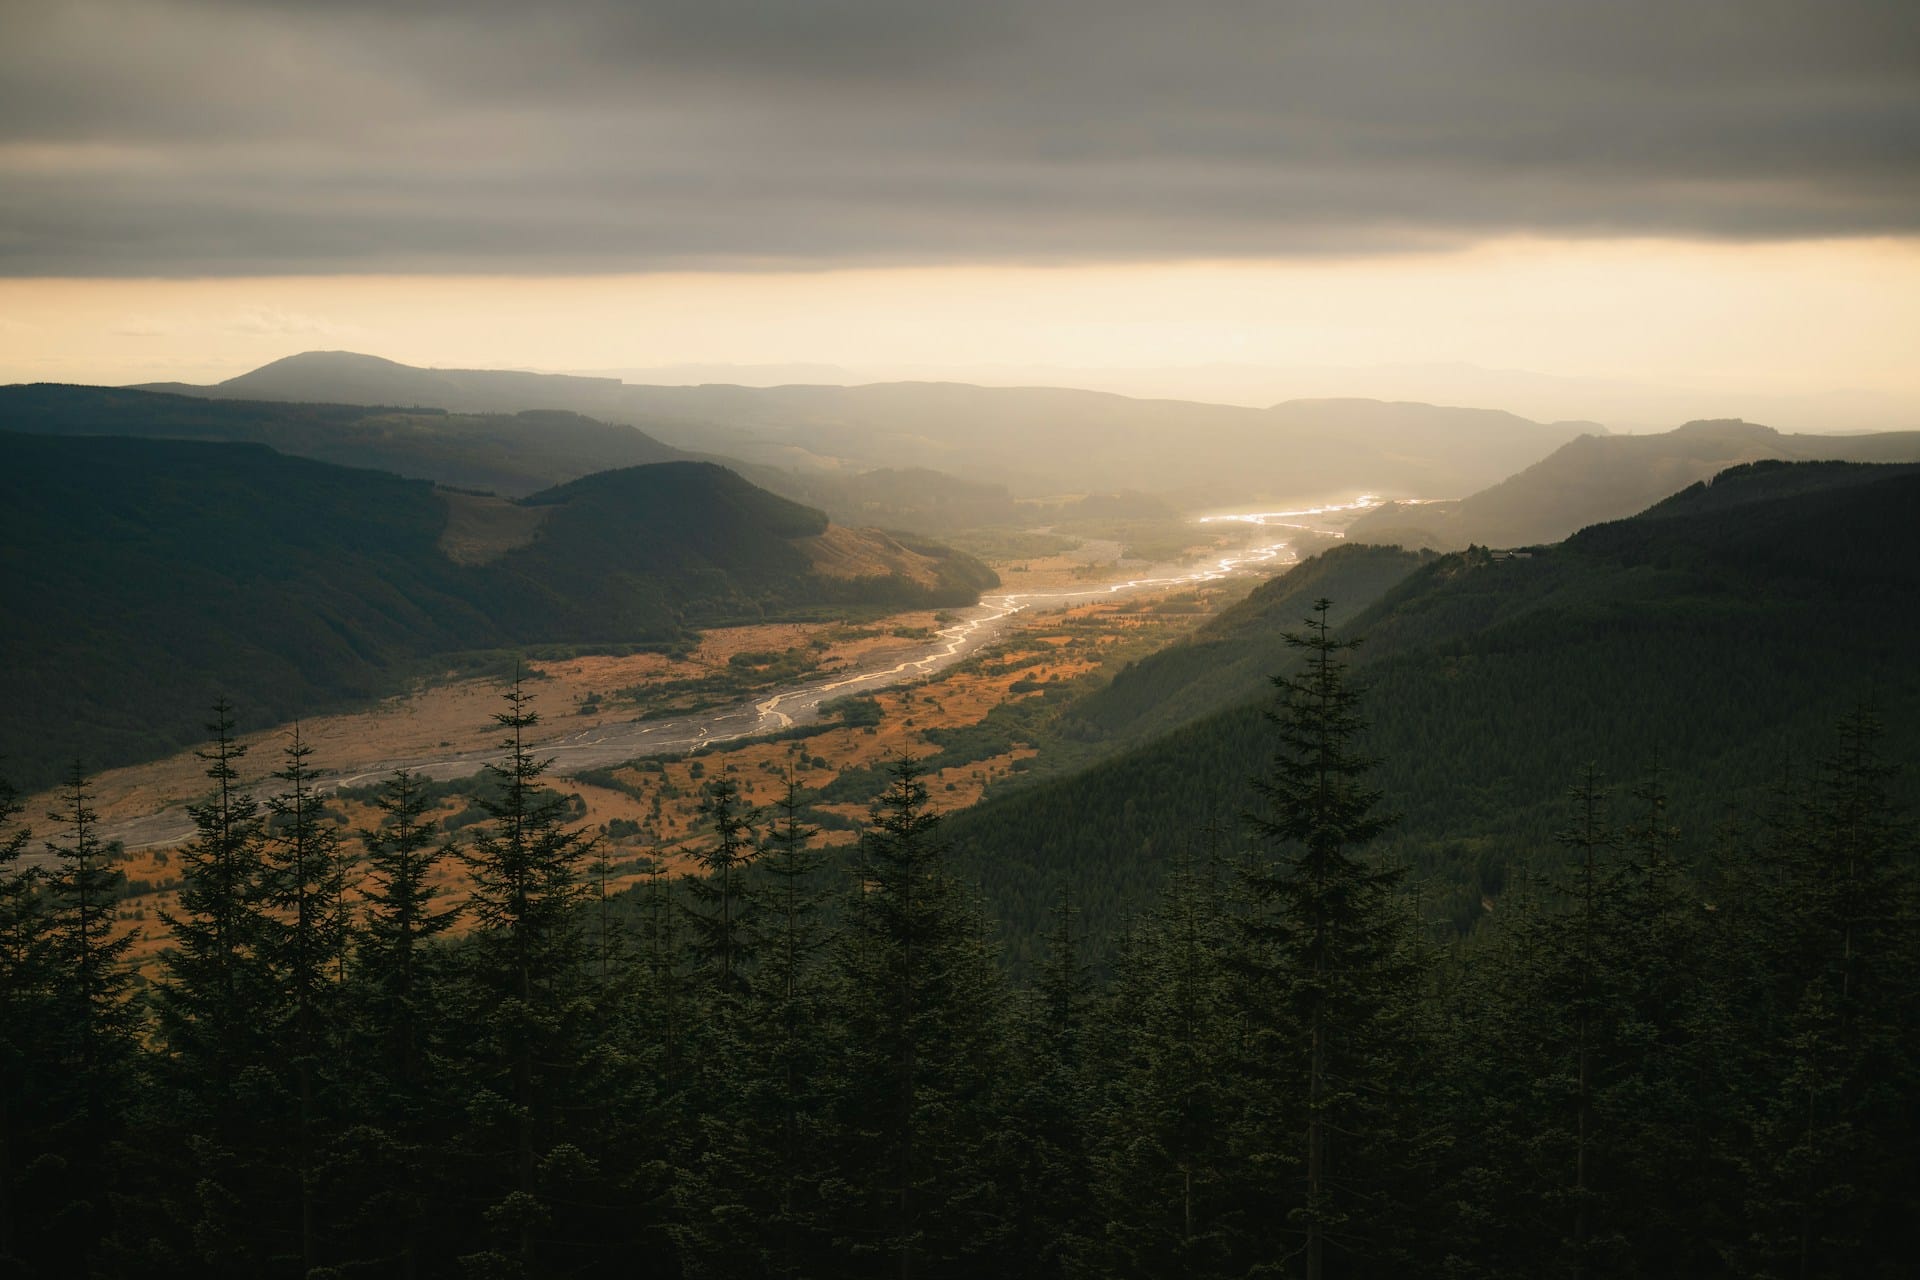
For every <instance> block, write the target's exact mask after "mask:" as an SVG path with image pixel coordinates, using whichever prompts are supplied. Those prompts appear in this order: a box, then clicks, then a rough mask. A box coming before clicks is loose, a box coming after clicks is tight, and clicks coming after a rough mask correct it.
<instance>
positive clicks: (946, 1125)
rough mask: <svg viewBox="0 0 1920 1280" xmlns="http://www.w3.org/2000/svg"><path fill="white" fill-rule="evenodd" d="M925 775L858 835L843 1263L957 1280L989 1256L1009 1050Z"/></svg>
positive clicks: (976, 929) (912, 767)
mask: <svg viewBox="0 0 1920 1280" xmlns="http://www.w3.org/2000/svg"><path fill="white" fill-rule="evenodd" d="M923 775H924V770H923V769H922V768H921V766H920V764H919V762H918V761H916V760H914V759H913V758H911V757H901V758H899V759H897V760H895V761H894V762H893V763H892V764H891V765H890V766H889V767H888V770H887V787H886V790H885V791H884V792H883V793H882V794H881V796H880V797H879V798H878V799H877V800H876V801H875V802H874V804H873V806H872V809H871V811H870V817H869V821H868V825H867V827H866V829H865V830H864V831H863V832H862V834H861V843H860V861H859V869H858V877H859V888H858V892H857V893H856V896H855V898H854V900H853V902H852V903H851V904H850V906H849V909H848V921H847V927H846V933H845V935H844V940H843V944H842V948H841V956H840V963H841V967H842V972H843V974H844V979H845V984H846V987H845V991H844V1000H845V1008H844V1012H843V1014H842V1017H843V1019H844V1022H845V1028H846V1033H845V1034H846V1039H845V1047H846V1052H847V1055H848V1059H847V1068H846V1075H845V1078H844V1086H845V1092H844V1093H843V1094H842V1097H841V1099H840V1100H839V1108H838V1114H839V1122H840V1125H841V1126H842V1130H843V1132H844V1133H845V1135H846V1139H847V1150H846V1151H845V1153H844V1155H843V1157H842V1170H843V1176H844V1178H845V1183H846V1200H845V1203H844V1205H843V1207H842V1211H841V1214H840V1219H841V1223H842V1229H843V1232H844V1235H843V1241H844V1246H845V1248H846V1250H847V1253H848V1265H849V1267H857V1268H858V1269H859V1270H860V1271H861V1272H868V1273H891V1274H894V1275H897V1276H899V1277H901V1280H911V1277H913V1276H915V1275H920V1274H957V1273H959V1272H961V1271H964V1270H966V1269H967V1268H968V1266H969V1259H971V1258H976V1257H979V1256H980V1255H982V1254H984V1253H987V1251H989V1250H991V1249H993V1248H995V1247H997V1246H998V1245H999V1243H1000V1236H1001V1233H1002V1231H1003V1229H1004V1222H1005V1217H1004V1210H1005V1206H1004V1204H1000V1203H996V1202H995V1200H994V1199H993V1195H992V1192H993V1188H992V1180H991V1175H990V1174H989V1173H988V1171H987V1164H986V1159H987V1151H986V1146H987V1142H988V1140H989V1137H990V1130H991V1128H992V1124H993V1121H992V1119H991V1117H992V1114H993V1108H994V1106H995V1105H996V1099H995V1097H994V1095H993V1086H994V1083H995V1082H996V1081H997V1080H998V1079H999V1077H1000V1051H1001V1047H1002V1044H1003V1038H1002V1033H1001V1027H1000V1024H999V1021H998V1017H997V1011H998V1009H999V1008H1000V1006H1001V991H1000V986H999V979H998V974H997V972H996V970H995V967H994V964H993V960H992V955H991V952H990V949H989V947H988V945H987V942H986V938H985V933H984V928H983V925H982V921H981V916H980V913H979V910H978V907H977V905H976V904H974V903H973V902H972V901H971V900H970V899H969V898H968V896H967V895H966V894H965V892H964V891H963V890H962V888H961V886H960V884H959V882H958V881H957V880H956V879H955V878H954V877H953V875H952V874H951V873H950V872H949V871H948V870H947V867H946V856H945V855H946V850H945V845H944V844H943V842H942V841H941V839H940V836H939V819H938V816H937V815H935V814H934V813H932V812H931V811H930V810H929V809H928V807H927V789H926V786H925V784H924V783H923V782H922V781H921V778H922V777H923Z"/></svg>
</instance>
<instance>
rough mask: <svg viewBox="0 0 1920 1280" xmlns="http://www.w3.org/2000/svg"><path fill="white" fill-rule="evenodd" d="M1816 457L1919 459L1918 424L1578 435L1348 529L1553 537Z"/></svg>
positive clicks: (1379, 536) (1494, 542)
mask: <svg viewBox="0 0 1920 1280" xmlns="http://www.w3.org/2000/svg"><path fill="white" fill-rule="evenodd" d="M1822 460H1833V461H1840V462H1856V463H1864V462H1920V432H1913V431H1890V432H1883V433H1880V434H1876V435H1859V436H1823V435H1787V434H1783V433H1781V432H1779V431H1775V430H1774V429H1773V428H1771V427H1763V426H1760V425H1759V424H1757V423H1752V422H1741V421H1739V420H1737V419H1734V420H1714V421H1702V422H1689V423H1687V424H1686V425H1685V426H1683V427H1677V428H1675V429H1674V430H1672V431H1668V432H1665V433H1662V434H1657V435H1642V436H1582V437H1580V438H1579V439H1577V440H1574V441H1572V442H1571V443H1569V444H1567V445H1564V446H1563V447H1561V448H1560V449H1557V450H1555V451H1554V452H1553V453H1552V454H1551V455H1549V456H1548V457H1547V458H1545V459H1543V460H1542V461H1540V462H1538V463H1536V464H1534V465H1533V466H1531V467H1528V468H1527V469H1526V470H1524V471H1522V472H1520V473H1519V474H1517V475H1514V476H1510V477H1508V478H1507V479H1505V480H1502V481H1501V482H1500V483H1498V484H1496V485H1493V486H1492V487H1490V488H1487V489H1483V490H1481V491H1480V492H1478V493H1475V494H1473V495H1472V496H1471V497H1468V498H1463V499H1461V500H1460V501H1458V502H1437V503H1428V504H1425V505H1421V506H1417V507H1408V506H1395V505H1392V504H1389V505H1388V506H1386V507H1383V508H1381V509H1380V510H1378V511H1371V512H1368V513H1367V514H1366V515H1365V516H1363V517H1361V518H1360V519H1359V520H1356V521H1354V523H1353V526H1352V528H1351V529H1350V530H1349V531H1348V536H1349V537H1351V538H1354V539H1356V540H1358V541H1364V542H1382V543H1394V542H1397V543H1401V544H1403V545H1406V546H1430V547H1439V548H1443V549H1458V548H1461V547H1466V546H1469V545H1473V544H1478V545H1480V546H1487V547H1524V546H1533V545H1536V544H1539V543H1546V542H1558V541H1560V540H1561V539H1562V538H1565V537H1567V536H1568V535H1569V534H1571V533H1573V532H1574V531H1575V530H1577V529H1580V528H1583V527H1585V526H1587V525H1590V524H1596V523H1598V522H1600V521H1603V520H1620V519H1624V518H1625V517H1627V516H1630V515H1634V514H1637V513H1638V512H1641V511H1644V510H1646V509H1647V508H1648V507H1649V506H1652V505H1653V504H1654V503H1657V502H1659V501H1661V500H1662V499H1664V498H1666V497H1668V496H1670V495H1672V494H1675V493H1678V492H1679V491H1680V490H1682V489H1684V488H1686V487H1687V486H1689V485H1692V484H1697V483H1699V482H1701V481H1704V480H1706V479H1707V478H1708V477H1710V476H1713V475H1715V474H1717V473H1719V472H1722V471H1726V470H1728V469H1730V468H1734V467H1739V466H1744V465H1746V464H1749V463H1755V462H1762V461H1822ZM1796 474H1799V473H1796Z"/></svg>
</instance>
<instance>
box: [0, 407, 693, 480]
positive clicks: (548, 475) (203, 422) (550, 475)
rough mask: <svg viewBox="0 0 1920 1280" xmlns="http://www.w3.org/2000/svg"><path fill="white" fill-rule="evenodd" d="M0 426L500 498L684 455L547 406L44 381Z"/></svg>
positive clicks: (3, 415) (3, 410) (627, 430)
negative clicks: (502, 408) (481, 409)
mask: <svg viewBox="0 0 1920 1280" xmlns="http://www.w3.org/2000/svg"><path fill="white" fill-rule="evenodd" d="M400 403H418V402H408V401H401V402H400ZM0 431H18V432H30V433H33V434H36V435H61V436H100V435H111V436H137V437H144V438H149V439H167V440H232V441H251V442H253V443H257V444H264V445H269V446H271V447H272V448H274V449H276V450H278V451H279V452H281V453H286V454H293V455H295V456H297V457H302V458H315V459H318V460H319V461H322V462H333V463H338V464H340V465H341V466H347V467H372V468H375V469H377V470H380V471H391V472H393V473H394V474H395V475H401V476H409V477H412V478H415V479H423V480H432V481H434V482H436V483H439V484H445V485H452V486H454V487H456V488H462V489H486V490H492V491H494V492H498V493H502V494H506V495H508V496H509V497H522V496H524V495H526V494H529V493H533V492H535V491H536V490H539V489H544V488H547V487H548V486H550V485H554V484H559V483H562V482H564V481H567V480H573V479H576V478H578V477H580V476H583V475H587V474H590V473H592V472H595V471H606V470H610V469H613V468H616V467H635V466H643V465H645V464H647V463H652V462H670V461H674V460H677V459H682V458H685V457H687V456H688V455H687V454H685V453H683V452H681V451H680V450H678V449H673V448H669V447H668V446H666V445H664V444H661V443H660V442H659V441H658V440H655V439H653V438H652V437H651V436H648V435H646V434H644V433H643V432H640V431H638V430H636V429H634V428H632V427H624V426H614V425H612V424H610V423H605V422H596V421H594V420H593V419H591V418H583V417H581V416H579V415H578V414H574V413H562V412H556V411H551V410H529V411H527V412H523V413H516V414H470V413H448V412H445V411H444V410H441V409H437V408H410V409H393V408H365V407H361V406H356V405H343V404H300V403H288V404H281V403H267V402H263V401H251V400H209V399H204V398H201V397H198V396H186V395H167V394H162V393H157V392H152V391H132V390H121V389H116V388H112V387H74V386H60V385H53V384H44V383H42V384H33V385H27V386H11V387H0Z"/></svg>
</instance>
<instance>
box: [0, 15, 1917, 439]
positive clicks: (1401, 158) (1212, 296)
mask: <svg viewBox="0 0 1920 1280" xmlns="http://www.w3.org/2000/svg"><path fill="white" fill-rule="evenodd" d="M0 34H4V35H5V36H6V38H5V39H0V378H7V379H62V380H84V381H101V382H135V381H147V380H160V379H168V378H179V379H184V380H191V381H202V380H210V379H217V378H220V377H226V376H231V375H232V374H235V373H238V372H241V371H243V370H244V369H246V368H250V367H253V366H255V365H258V364H260V363H264V362H265V361H267V360H271V359H274V358H277V357H279V356H283V355H286V354H290V353H291V352H294V351H299V350H304V349H312V348H328V349H352V350H363V351H371V352H373V353H375V354H380V355H386V356H389V357H391V358H394V359H400V360H405V361H408V362H410V363H425V364H441V365H460V366H470V367H521V368H543V369H626V370H637V371H642V372H643V373H652V374H661V373H662V371H663V369H664V370H671V369H672V368H675V367H690V366H691V367H698V368H699V369H700V371H701V372H702V373H703V374H704V373H706V372H710V371H711V369H712V368H713V367H714V366H735V367H737V368H738V369H739V372H740V374H741V378H742V380H764V379H760V378H758V376H757V375H758V374H759V373H768V374H772V373H774V372H776V371H772V370H764V369H761V370H756V368H755V367H756V366H780V368H779V370H778V371H777V372H778V373H780V374H785V373H789V372H792V371H793V366H817V367H819V368H820V369H821V371H822V372H823V374H824V375H832V376H836V377H837V375H838V374H841V373H844V374H845V375H847V376H848V377H853V378H861V377H872V376H888V375H897V374H900V373H912V374H915V375H921V376H942V375H951V374H956V373H958V374H966V373H969V372H970V373H972V374H974V375H977V376H979V378H980V379H981V380H1006V379H1009V378H1012V379H1016V380H1018V379H1021V378H1025V377H1026V376H1028V375H1035V374H1054V375H1058V378H1057V379H1056V380H1061V381H1075V380H1077V381H1079V382H1081V383H1082V384H1095V383H1100V384H1104V385H1112V386H1114V387H1115V389H1127V390H1138V391H1145V392H1157V393H1161V394H1169V393H1176V392H1177V393H1181V394H1205V393H1207V392H1208V390H1209V388H1211V389H1212V391H1213V392H1214V398H1222V399H1240V400H1247V399H1258V398H1260V397H1263V396H1266V395H1268V394H1271V393H1272V392H1274V391H1275V390H1276V389H1279V390H1284V389H1286V388H1287V387H1288V386H1289V385H1297V386H1299V387H1302V388H1305V387H1308V386H1311V388H1312V391H1313V393H1316V394H1324V393H1331V392H1333V391H1336V390H1340V389H1343V382H1344V384H1348V385H1347V386H1346V387H1345V389H1349V390H1351V391H1352V392H1353V393H1356V394H1367V393H1369V388H1377V387H1378V386H1382V385H1386V384H1388V383H1391V384H1392V385H1395V386H1401V387H1406V386H1411V387H1416V388H1417V387H1418V386H1419V385H1421V384H1422V376H1425V380H1426V382H1427V383H1430V384H1432V385H1434V386H1440V385H1442V384H1446V385H1449V386H1453V387H1457V388H1458V389H1460V390H1462V391H1463V392H1464V391H1476V392H1478V393H1481V394H1504V395H1508V396H1509V397H1516V396H1517V397H1521V398H1524V397H1525V395H1526V394H1528V391H1527V388H1531V389H1532V393H1534V394H1536V395H1540V394H1544V393H1542V392H1541V388H1542V387H1545V386H1549V385H1551V386H1554V387H1557V388H1559V400H1561V401H1564V402H1565V404H1566V406H1567V407H1570V408H1578V407H1579V405H1580V404H1581V403H1582V402H1583V397H1584V399H1585V400H1586V401H1591V402H1592V403H1594V404H1598V405H1601V406H1602V407H1605V406H1607V405H1617V404H1618V403H1619V399H1618V394H1623V393H1620V388H1622V387H1628V388H1640V389H1642V390H1643V391H1645V392H1646V393H1647V394H1648V395H1649V396H1653V397H1654V398H1655V399H1656V400H1657V398H1658V394H1656V393H1661V394H1663V393H1667V392H1676V393H1677V392H1685V393H1687V394H1691V395H1696V396H1697V397H1698V398H1700V399H1701V400H1702V402H1703V403H1705V402H1708V401H1712V402H1715V403H1717V402H1718V401H1719V400H1722V399H1731V400H1736V401H1737V400H1739V399H1740V398H1741V396H1742V395H1749V396H1750V397H1751V398H1752V399H1753V400H1754V401H1755V402H1756V403H1758V404H1760V405H1764V406H1775V407H1777V406H1778V405H1780V404H1783V403H1786V402H1788V401H1793V402H1796V403H1799V404H1801V405H1803V406H1806V405H1817V404H1821V403H1825V404H1828V405H1829V406H1835V405H1839V404H1840V403H1841V402H1842V401H1841V400H1840V399H1836V398H1835V397H1836V396H1841V397H1844V398H1845V403H1846V405H1847V406H1848V407H1847V409H1846V410H1845V412H1844V413H1841V414H1840V416H1841V417H1842V418H1844V419H1845V420H1844V421H1839V422H1836V424H1835V425H1838V426H1847V427H1853V426H1860V425H1874V423H1870V422H1867V421H1855V420H1854V419H1855V418H1860V417H1862V416H1863V415H1864V417H1865V418H1868V419H1870V418H1873V417H1874V415H1875V414H1881V415H1884V416H1889V417H1892V418H1899V417H1900V416H1901V415H1903V414H1904V415H1908V418H1909V419H1910V420H1908V421H1903V422H1898V423H1894V422H1890V423H1888V424H1887V425H1916V424H1920V414H1915V413H1914V408H1915V406H1920V369H1917V368H1916V367H1915V366H1916V365H1917V364H1920V362H1915V361H1913V360H1911V359H1910V358H1909V356H1908V353H1909V352H1910V351H1911V350H1912V349H1913V348H1914V346H1915V339H1916V338H1920V301H1916V300H1917V299H1920V6H1914V5H1912V4H1907V3H1900V2H1898V0H1887V2H1883V3H1849V2H1847V0H1825V2H1823V3H1801V2H1796V3H1782V2H1780V0H1738V2H1734V3H1728V2H1723V0H1690V2H1689V3H1685V4H1673V3H1671V0H1664V2H1662V3H1642V2H1641V0H1594V2H1592V3H1552V4H1548V3H1540V2H1539V0H1453V2H1450V3H1446V4H1436V3H1432V2H1431V0H1394V2H1391V3H1372V2H1369V0H1327V2H1324V3H1322V2H1307V3H1301V2H1297V0H1295V2H1286V0H1278V2H1277V0H1264V2H1254V0H1208V2H1205V3H1185V4H1181V5H1171V4H1166V3H1135V2H1134V0H1020V2H1018V3H1003V2H1001V0H973V2H972V3H967V4H954V3H951V2H950V0H948V2H945V3H938V4H934V3H922V2H920V0H812V2H811V3H799V2H797V0H792V2H789V0H684V2H683V0H650V2H646V3H632V2H630V0H618V2H615V0H607V2H605V3H600V2H594V3H548V4H542V5H539V6H534V5H527V4H524V3H518V2H516V3H505V2H504V0H398V2H396V0H379V2H378V3H376V2H374V0H365V2H361V0H326V2H325V3H317V2H315V3H310V2H308V0H251V2H249V3H238V2H235V0H0ZM1421 369H1425V370H1428V371H1429V374H1428V375H1421V376H1417V375H1416V374H1415V373H1412V372H1410V371H1417V370H1421ZM1449 370H1450V371H1452V372H1451V373H1450V374H1449V373H1447V372H1446V371H1449ZM1462 370H1467V371H1478V372H1479V373H1480V374H1484V375H1486V376H1485V377H1481V378H1480V379H1479V381H1478V382H1477V383H1476V382H1475V380H1474V378H1472V377H1467V378H1465V379H1464V380H1463V378H1462V375H1461V371H1462ZM1250 371H1251V372H1250ZM1395 371H1397V372H1395ZM1503 372H1511V373H1512V376H1510V377H1505V378H1504V380H1503V378H1502V377H1501V376H1496V375H1500V374H1502V373H1503ZM1289 380H1291V382H1289ZM1603 387H1605V388H1612V393H1613V394H1615V399H1614V400H1608V399H1607V394H1610V393H1606V392H1603V391H1602V390H1601V388H1603ZM1582 388H1586V390H1585V391H1583V390H1582ZM1821 397H1826V399H1825V400H1824V401H1823V400H1822V399H1821ZM1796 398H1797V399H1796ZM1553 399H1554V397H1553V396H1547V397H1546V398H1545V399H1543V400H1542V401H1541V405H1542V407H1543V408H1551V407H1553V406H1552V405H1551V404H1548V403H1547V401H1549V400H1553ZM1556 403H1557V402H1556ZM1649 403H1651V402H1649ZM1662 403H1664V402H1662ZM1674 405H1675V407H1676V408H1677V407H1678V405H1679V401H1675V402H1674ZM1497 407H1514V406H1512V405H1500V406H1497ZM1662 411H1664V410H1662ZM1649 412H1654V410H1651V409H1650V410H1649ZM1836 412H1837V410H1836ZM1849 415H1850V416H1849ZM1563 416H1568V415H1563ZM1815 416H1817V413H1816V415H1815Z"/></svg>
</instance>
